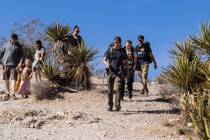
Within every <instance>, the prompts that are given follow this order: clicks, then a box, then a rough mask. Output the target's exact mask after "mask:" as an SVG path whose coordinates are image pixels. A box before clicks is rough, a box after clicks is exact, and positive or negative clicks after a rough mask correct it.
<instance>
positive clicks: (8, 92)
mask: <svg viewBox="0 0 210 140" xmlns="http://www.w3.org/2000/svg"><path fill="white" fill-rule="evenodd" d="M4 82H5V87H6V90H7V94H10V83H9V80H4Z"/></svg>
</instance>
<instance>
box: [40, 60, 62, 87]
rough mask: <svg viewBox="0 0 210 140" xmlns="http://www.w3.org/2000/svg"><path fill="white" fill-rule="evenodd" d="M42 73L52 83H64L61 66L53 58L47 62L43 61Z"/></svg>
mask: <svg viewBox="0 0 210 140" xmlns="http://www.w3.org/2000/svg"><path fill="white" fill-rule="evenodd" d="M41 75H42V76H43V77H44V78H46V79H47V80H49V81H50V82H51V83H52V84H55V85H60V84H62V80H61V79H62V77H61V75H62V73H61V66H60V65H59V64H57V63H56V62H52V61H51V60H48V61H47V62H45V63H44V62H43V65H42V71H41Z"/></svg>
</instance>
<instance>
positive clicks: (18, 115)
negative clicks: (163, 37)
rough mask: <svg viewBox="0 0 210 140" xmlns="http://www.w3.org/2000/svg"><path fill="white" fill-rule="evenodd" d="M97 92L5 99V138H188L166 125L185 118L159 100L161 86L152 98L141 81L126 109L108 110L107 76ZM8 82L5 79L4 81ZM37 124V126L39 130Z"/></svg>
mask: <svg viewBox="0 0 210 140" xmlns="http://www.w3.org/2000/svg"><path fill="white" fill-rule="evenodd" d="M95 82H97V84H96V89H95V90H94V91H92V92H87V93H86V92H80V93H64V94H61V96H63V97H64V98H60V99H56V100H51V101H35V100H34V99H33V98H29V99H19V100H16V101H4V102H0V139H1V140H46V139H47V140H58V139H59V140H64V139H65V140H184V139H186V137H185V136H180V135H179V134H178V131H177V130H176V129H175V128H173V127H166V126H164V125H163V123H164V122H165V121H166V120H167V119H177V118H178V117H179V116H178V115H177V114H176V111H175V110H173V109H172V107H171V105H170V104H168V103H165V102H161V101H159V100H157V99H158V98H159V95H158V91H159V85H150V91H151V93H150V96H149V97H144V96H140V95H139V93H138V90H139V89H140V88H141V87H140V86H139V84H135V89H136V91H135V92H134V98H133V101H131V102H129V101H128V98H127V97H126V98H125V101H123V102H122V110H121V111H120V112H115V111H113V112H107V111H106V107H107V95H106V94H104V93H103V92H102V91H103V90H104V89H105V86H104V85H103V82H102V81H101V80H95ZM0 85H2V81H0ZM34 127H35V128H34Z"/></svg>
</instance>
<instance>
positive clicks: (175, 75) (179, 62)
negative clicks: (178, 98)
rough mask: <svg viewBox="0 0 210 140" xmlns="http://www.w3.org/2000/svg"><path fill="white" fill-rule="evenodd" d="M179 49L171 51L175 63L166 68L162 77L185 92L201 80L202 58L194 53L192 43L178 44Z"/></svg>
mask: <svg viewBox="0 0 210 140" xmlns="http://www.w3.org/2000/svg"><path fill="white" fill-rule="evenodd" d="M176 47H177V50H175V49H173V50H171V51H170V53H171V55H172V58H174V59H175V63H174V64H171V65H169V66H168V67H167V68H164V71H163V74H162V77H163V78H164V79H166V80H167V81H168V82H170V83H171V84H173V85H175V86H178V87H179V88H181V89H182V90H183V92H186V91H189V90H191V89H192V88H195V87H196V86H197V82H198V81H200V78H199V76H200V72H199V70H198V69H199V66H200V59H199V57H197V56H195V55H194V51H193V49H192V47H191V45H190V44H187V43H185V44H184V45H181V44H176Z"/></svg>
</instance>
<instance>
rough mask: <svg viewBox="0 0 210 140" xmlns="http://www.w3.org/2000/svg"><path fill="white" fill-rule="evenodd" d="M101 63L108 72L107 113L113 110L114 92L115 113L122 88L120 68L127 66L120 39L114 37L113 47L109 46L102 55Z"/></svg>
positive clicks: (119, 107) (118, 105) (118, 107)
mask: <svg viewBox="0 0 210 140" xmlns="http://www.w3.org/2000/svg"><path fill="white" fill-rule="evenodd" d="M103 63H104V65H105V67H106V69H108V70H109V73H108V75H107V83H108V106H109V107H108V111H112V108H113V94H114V91H115V92H116V97H115V107H116V111H120V109H121V105H120V97H121V95H120V93H121V92H120V91H121V88H122V84H121V83H122V82H121V81H122V79H123V76H122V68H123V67H124V65H126V66H127V56H126V54H125V53H124V51H123V49H122V47H121V38H120V37H118V36H117V37H115V38H114V42H113V46H111V47H110V46H109V47H108V49H107V51H106V52H105V54H104V58H103Z"/></svg>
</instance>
